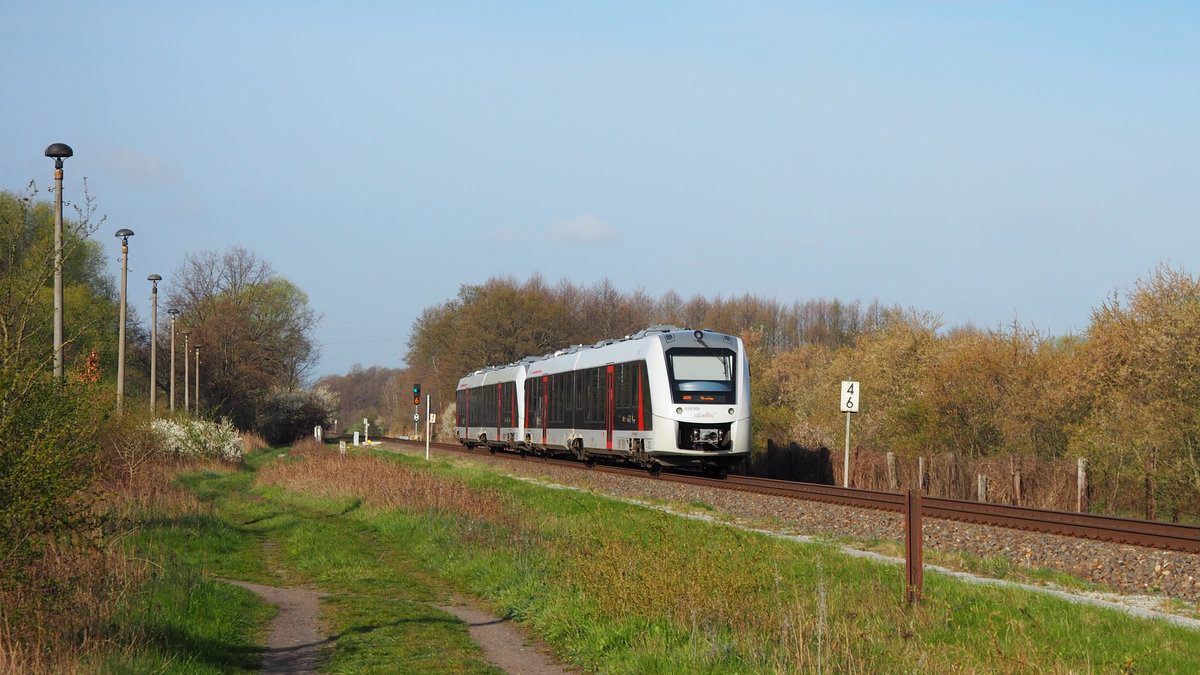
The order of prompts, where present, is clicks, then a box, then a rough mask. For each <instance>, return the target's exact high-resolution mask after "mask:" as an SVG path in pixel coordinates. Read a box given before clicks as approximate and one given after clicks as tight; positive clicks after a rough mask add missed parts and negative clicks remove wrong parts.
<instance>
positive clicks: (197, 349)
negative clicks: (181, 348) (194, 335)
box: [195, 342, 200, 417]
mask: <svg viewBox="0 0 1200 675" xmlns="http://www.w3.org/2000/svg"><path fill="white" fill-rule="evenodd" d="M195 348H196V417H199V416H200V343H199V342H197V343H196V347H195Z"/></svg>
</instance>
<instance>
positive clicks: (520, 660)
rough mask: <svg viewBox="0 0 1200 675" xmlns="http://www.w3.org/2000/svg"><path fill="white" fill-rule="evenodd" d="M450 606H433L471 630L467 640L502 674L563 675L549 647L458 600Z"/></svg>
mask: <svg viewBox="0 0 1200 675" xmlns="http://www.w3.org/2000/svg"><path fill="white" fill-rule="evenodd" d="M452 602H454V603H455V604H453V605H435V607H437V608H438V609H440V610H442V611H443V612H448V613H450V614H453V615H454V616H457V617H458V618H460V619H462V620H463V621H465V622H466V623H467V626H468V627H469V628H470V629H471V639H472V640H474V641H475V644H477V645H479V647H480V649H482V650H483V654H484V656H486V657H487V658H488V660H489V661H491V662H492V663H493V664H495V665H496V666H498V667H500V668H503V669H504V672H506V673H514V674H519V675H559V674H560V673H567V672H568V671H567V670H564V669H563V667H562V666H561V665H559V664H558V662H556V661H555V660H554V659H553V658H552V657H550V656H549V653H550V648H549V647H547V646H546V645H545V644H543V643H542V642H540V641H530V640H527V639H526V638H525V636H524V635H522V634H521V633H520V632H518V631H517V629H516V628H514V627H513V625H512V624H511V623H509V622H508V621H506V620H504V619H501V618H498V617H495V616H492V615H491V614H488V613H487V612H483V611H480V610H478V609H475V608H474V607H469V606H467V605H466V604H465V603H463V602H462V601H461V600H459V599H458V598H454V599H453V600H452Z"/></svg>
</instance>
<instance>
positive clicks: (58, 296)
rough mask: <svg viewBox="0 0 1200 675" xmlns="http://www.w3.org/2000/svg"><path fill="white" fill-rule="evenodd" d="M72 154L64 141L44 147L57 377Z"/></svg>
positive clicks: (60, 359)
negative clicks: (50, 175) (65, 185)
mask: <svg viewBox="0 0 1200 675" xmlns="http://www.w3.org/2000/svg"><path fill="white" fill-rule="evenodd" d="M74 154H75V153H74V152H72V151H71V146H69V145H67V144H66V143H54V144H52V145H51V146H50V147H48V148H46V156H47V157H53V158H54V377H55V378H58V379H61V378H62V376H63V352H62V349H63V278H62V265H63V218H62V181H63V160H64V159H66V158H67V157H70V156H72V155H74Z"/></svg>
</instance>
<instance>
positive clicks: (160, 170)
mask: <svg viewBox="0 0 1200 675" xmlns="http://www.w3.org/2000/svg"><path fill="white" fill-rule="evenodd" d="M104 161H105V162H106V163H107V164H108V166H109V168H110V169H111V170H112V172H113V173H114V174H116V175H117V176H119V177H120V178H121V179H122V180H124V181H125V182H126V183H128V184H130V185H134V186H138V187H157V186H162V185H167V184H170V183H174V182H176V181H177V180H178V179H179V172H178V171H177V170H176V169H175V167H174V166H172V165H171V164H168V163H167V162H166V161H165V160H164V159H162V158H161V157H158V156H155V155H148V154H146V153H143V152H139V151H137V150H134V149H133V148H110V149H108V150H107V151H105V152H104Z"/></svg>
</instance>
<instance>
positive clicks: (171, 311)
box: [167, 307, 179, 412]
mask: <svg viewBox="0 0 1200 675" xmlns="http://www.w3.org/2000/svg"><path fill="white" fill-rule="evenodd" d="M167 314H170V315H171V412H175V317H177V316H179V310H177V309H175V308H174V307H172V308H171V309H168V310H167Z"/></svg>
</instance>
